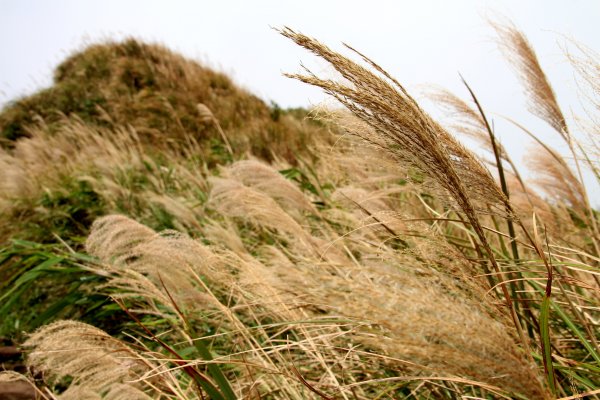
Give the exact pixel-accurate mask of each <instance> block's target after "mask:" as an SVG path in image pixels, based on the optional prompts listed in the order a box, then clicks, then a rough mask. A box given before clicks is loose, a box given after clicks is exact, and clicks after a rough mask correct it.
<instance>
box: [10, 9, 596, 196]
mask: <svg viewBox="0 0 600 400" xmlns="http://www.w3.org/2000/svg"><path fill="white" fill-rule="evenodd" d="M495 15H503V16H505V17H508V18H510V19H511V20H513V21H514V22H515V24H516V25H517V26H518V27H519V28H521V29H522V30H523V31H524V32H525V33H526V35H527V36H528V38H529V40H530V41H531V42H532V44H533V45H534V47H535V49H536V51H537V53H538V56H539V58H540V61H541V63H542V66H543V67H544V68H545V70H546V72H547V75H548V76H549V78H550V80H551V81H552V83H553V84H554V88H555V90H556V92H557V95H558V97H559V101H560V103H561V105H563V107H564V110H565V112H566V113H570V112H571V110H573V111H574V112H581V107H580V104H579V103H580V101H579V97H578V95H577V88H576V85H575V82H574V80H573V78H574V76H573V70H572V69H571V67H570V65H569V64H568V63H567V62H566V60H565V56H564V53H563V51H562V50H561V45H564V44H565V43H566V40H565V37H564V36H566V37H571V38H574V39H576V40H578V41H580V42H582V43H584V44H586V45H587V46H589V47H591V48H592V49H595V50H596V51H598V50H600V34H599V33H600V30H599V29H598V24H599V21H600V1H598V0H570V1H559V0H535V1H533V0H530V1H525V0H520V1H519V0H497V1H491V0H489V1H484V0H480V1H475V0H452V1H450V0H445V1H444V0H437V1H436V0H420V1H416V0H414V1H405V0H402V1H400V0H397V1H376V0H371V1H365V0H362V1H354V0H346V1H338V0H320V1H314V0H302V1H283V0H279V1H275V0H269V1H267V0H265V1H258V0H257V1H243V0H238V1H233V0H231V1H226V0H221V1H176V0H171V1H168V2H167V1H149V0H146V1H137V0H136V1H126V0H103V1H88V0H54V1H45V0H0V106H1V105H2V104H5V103H6V102H7V101H9V100H11V99H14V98H16V97H18V96H22V95H26V94H28V93H32V92H33V91H35V90H36V89H38V88H40V87H44V86H49V85H50V84H51V73H52V70H53V69H54V67H55V66H56V65H57V64H58V63H59V62H60V61H61V60H63V59H64V58H65V57H66V56H67V55H68V54H70V53H72V52H73V51H75V50H77V49H81V48H82V47H83V46H84V45H85V44H86V43H92V42H97V41H99V40H104V39H107V38H122V37H124V36H134V37H137V38H141V39H145V40H148V41H153V42H159V43H162V44H164V45H166V46H168V47H170V48H171V49H173V50H176V51H179V52H181V53H183V54H184V55H186V56H188V57H192V58H195V59H197V60H200V61H202V62H204V63H208V64H209V65H212V66H214V67H216V68H219V69H222V70H224V71H225V72H227V73H229V74H230V75H231V76H232V77H233V78H234V80H235V81H236V82H237V83H238V84H240V85H242V86H244V87H245V88H247V89H249V90H250V91H252V92H254V93H255V94H257V95H259V96H260V97H262V98H264V99H265V100H274V101H276V102H277V103H279V104H280V105H282V106H284V107H291V106H307V105H310V104H317V103H319V102H320V101H322V100H323V99H324V96H323V95H322V94H321V93H320V92H319V91H318V90H316V89H311V88H309V87H307V86H305V85H303V84H301V83H299V82H296V81H292V80H289V79H287V78H284V77H282V76H281V73H282V72H284V71H285V72H296V71H298V70H299V62H300V61H301V60H302V61H303V62H304V63H305V64H306V65H308V66H309V67H311V68H312V69H314V70H316V71H317V72H319V71H322V70H323V69H324V66H323V65H322V64H320V63H319V62H317V61H315V60H314V59H313V58H312V56H310V55H309V54H308V53H306V52H304V51H302V50H301V49H299V48H297V47H296V46H295V45H294V44H292V42H290V41H288V40H286V39H285V38H283V37H280V36H279V35H278V34H277V33H276V32H275V31H273V30H272V29H270V26H276V27H280V26H284V25H288V26H290V27H292V28H294V29H296V30H300V31H302V32H303V33H306V34H308V35H311V36H314V37H316V38H318V39H319V40H321V41H322V42H324V43H326V44H328V45H330V46H331V47H334V48H341V47H340V43H341V42H342V41H343V42H346V43H349V44H351V45H352V46H353V47H355V48H357V49H358V50H360V51H362V52H363V53H365V54H367V55H368V56H369V57H371V58H372V59H373V60H375V61H376V62H378V63H379V64H380V65H381V66H382V67H384V68H385V69H387V70H388V71H389V72H390V73H391V74H392V75H394V76H395V77H396V78H398V80H400V82H402V83H404V84H406V86H407V87H408V88H409V89H412V90H413V92H417V91H418V90H419V88H420V86H419V85H421V84H438V85H442V86H444V87H446V88H448V89H451V90H453V91H455V92H456V93H457V94H459V95H461V96H463V97H464V96H465V90H464V88H463V87H462V86H461V84H460V80H459V78H458V72H461V73H462V74H463V75H464V76H465V78H466V79H467V80H468V81H469V83H470V84H471V86H472V87H473V89H474V90H475V91H476V93H477V94H478V96H479V98H480V100H481V102H482V103H483V105H484V107H485V108H486V109H487V110H488V111H489V112H492V111H494V112H497V113H498V114H502V115H510V116H512V117H513V118H515V119H517V120H519V121H521V122H522V123H524V124H525V125H527V126H528V127H530V128H532V129H534V130H535V131H536V132H537V133H538V134H539V135H540V136H542V137H544V138H548V139H549V140H552V139H551V138H552V137H553V136H555V134H553V133H552V132H551V131H550V129H548V128H547V127H546V126H545V125H544V124H543V123H539V121H536V119H535V118H534V117H532V116H529V115H528V114H527V113H526V111H525V106H524V104H525V102H524V98H523V96H522V95H521V90H520V86H519V85H518V83H517V81H516V80H515V78H514V75H513V73H512V71H511V69H510V67H509V66H508V65H507V64H506V62H505V61H504V60H503V58H502V56H501V54H500V52H499V51H498V49H497V47H496V44H495V43H494V32H493V30H492V29H491V28H490V27H489V25H488V23H487V22H486V17H494V16H495ZM495 120H496V126H497V129H498V134H499V135H500V137H501V138H502V140H503V142H504V143H505V144H506V146H507V148H508V149H509V151H510V152H512V155H513V157H514V158H515V159H522V158H523V157H524V156H526V151H525V146H524V143H525V140H524V139H523V137H522V135H520V134H519V133H518V132H517V131H516V130H515V129H514V128H512V127H510V126H509V125H506V124H504V123H503V122H502V121H501V120H500V118H499V117H495ZM552 143H553V144H555V145H556V146H558V147H560V146H561V143H560V141H553V142H552ZM589 184H590V185H591V186H590V188H591V189H592V202H593V203H594V204H596V205H598V204H599V203H600V190H598V189H597V188H592V186H594V185H595V183H594V182H590V183H589Z"/></svg>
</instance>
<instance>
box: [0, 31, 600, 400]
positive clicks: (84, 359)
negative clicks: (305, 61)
mask: <svg viewBox="0 0 600 400" xmlns="http://www.w3.org/2000/svg"><path fill="white" fill-rule="evenodd" d="M498 32H499V35H500V37H501V38H502V39H503V40H504V43H507V44H508V49H509V50H511V51H512V52H511V53H510V55H509V56H510V57H511V59H512V60H513V61H515V62H516V65H517V67H518V68H520V71H521V73H522V77H523V79H524V87H525V88H526V92H527V93H528V94H529V95H530V98H531V102H532V106H533V108H534V110H536V111H537V112H536V114H537V115H538V116H540V117H542V118H543V119H545V120H546V121H547V122H548V123H549V126H551V127H552V128H553V129H555V130H556V134H558V135H560V136H562V137H563V138H564V139H565V142H566V143H567V144H568V146H569V148H570V149H571V151H572V154H571V155H572V156H573V158H574V159H575V160H577V161H576V162H575V163H572V162H569V161H566V159H565V158H563V157H562V156H561V155H559V153H557V152H556V151H554V150H552V149H551V148H549V147H548V146H547V145H545V144H544V143H543V141H541V140H539V139H537V137H535V138H534V139H532V143H533V145H535V146H538V150H537V151H536V153H535V156H534V157H532V159H535V162H536V163H537V164H535V165H536V166H537V168H538V170H537V173H538V177H539V180H538V181H537V189H536V185H535V183H533V184H530V183H528V182H524V181H523V179H522V178H521V175H520V174H519V172H518V171H517V170H516V168H515V167H514V163H513V162H512V160H511V159H510V157H509V154H508V153H507V152H506V150H505V149H504V148H503V147H502V145H501V144H500V143H498V142H497V140H496V137H495V135H494V132H493V131H492V129H491V128H490V126H491V124H490V123H489V121H488V119H487V115H486V112H485V110H484V109H483V108H482V107H481V105H480V104H479V103H478V101H477V98H476V95H475V94H474V93H473V92H471V94H472V96H471V98H470V99H468V100H466V101H464V100H461V99H459V98H457V97H455V96H454V95H452V94H450V93H447V92H439V93H436V95H435V96H434V100H435V101H436V102H437V103H438V104H439V105H440V106H441V107H442V108H444V109H446V110H449V111H450V112H451V115H452V116H453V118H454V121H453V122H452V123H449V124H448V125H447V127H446V126H442V125H441V124H440V123H438V122H436V121H434V120H433V119H432V118H431V117H430V116H429V115H427V114H426V113H425V112H424V111H423V109H422V108H421V107H420V106H419V105H418V103H417V102H416V101H415V100H414V99H413V97H411V96H410V94H409V93H408V92H407V91H406V90H405V89H404V87H403V86H402V85H401V84H400V83H398V82H397V81H396V80H395V79H394V78H392V77H391V76H389V75H388V74H387V73H386V72H385V71H383V70H382V69H381V68H380V67H379V66H377V65H376V64H375V63H374V62H372V61H371V60H369V59H367V58H365V57H363V56H362V55H361V54H360V53H356V54H355V55H357V56H358V58H359V59H360V60H362V62H363V64H358V63H356V62H355V61H353V60H351V59H349V58H347V57H345V56H343V55H340V54H337V53H335V52H333V51H331V50H330V49H328V48H327V47H326V46H324V45H322V44H321V43H319V42H318V41H316V40H314V39H311V38H309V37H306V36H304V35H302V34H299V33H296V32H294V31H292V30H289V29H285V30H283V31H282V32H281V33H282V34H283V35H284V36H286V37H288V38H290V39H291V40H292V41H294V42H295V43H296V44H298V45H300V46H302V47H305V48H306V49H308V50H309V51H311V52H313V53H315V54H317V55H318V56H320V57H322V58H323V59H324V60H325V61H327V62H329V63H330V64H331V65H332V67H333V68H335V70H336V71H337V72H338V73H339V74H340V76H341V78H343V79H340V80H339V81H334V80H327V79H321V78H319V77H318V76H316V75H313V74H310V73H309V74H307V75H290V76H291V77H292V78H296V79H299V80H300V81H303V82H305V83H308V84H311V85H315V86H317V87H320V88H322V89H323V90H324V91H325V92H327V93H329V94H330V95H332V96H333V97H334V98H336V99H337V100H338V101H339V102H340V103H341V105H343V106H344V109H339V110H320V111H319V112H315V113H314V114H315V115H318V116H319V120H318V121H314V120H313V119H311V118H307V114H308V113H307V112H306V111H304V110H282V109H280V108H279V107H276V106H275V105H272V106H268V105H266V104H265V103H264V102H262V101H261V100H260V99H258V98H256V97H255V96H253V95H251V94H249V93H247V92H246V91H244V90H242V89H240V88H238V87H236V86H235V85H234V84H233V83H232V82H231V80H230V79H229V78H227V77H226V76H224V75H222V74H220V73H217V72H215V71H212V70H210V69H207V68H205V67H203V66H201V65H199V64H197V63H195V62H192V61H189V60H186V59H184V58H182V57H180V56H178V55H175V54H173V53H171V52H170V51H168V50H166V49H163V48H161V47H158V46H153V45H146V44H142V43H139V42H136V41H133V40H128V41H125V42H122V43H110V44H103V45H96V46H92V47H90V48H88V49H86V50H85V51H83V52H81V53H78V54H75V55H73V56H71V57H70V58H69V59H67V60H66V61H65V62H64V63H63V64H61V65H60V66H59V67H58V68H57V70H56V71H55V83H54V85H53V86H52V87H51V88H48V89H45V90H43V91H41V92H39V93H37V94H35V95H33V96H31V97H27V98H24V99H20V100H17V101H15V102H14V103H12V104H11V105H9V106H8V107H7V108H6V109H5V110H3V112H2V113H1V114H0V132H1V136H2V148H1V149H0V214H1V215H2V218H1V220H0V321H2V323H1V324H0V337H1V336H4V337H6V338H8V339H10V340H11V341H13V342H15V343H17V344H18V345H20V346H21V347H22V349H23V350H24V353H25V356H24V357H25V360H24V361H25V362H26V364H27V366H28V367H29V368H30V370H29V371H28V372H27V373H25V374H24V375H19V374H16V373H12V372H9V373H0V390H1V389H2V387H3V386H2V385H3V384H7V383H6V382H8V383H10V382H17V381H27V382H31V385H32V388H35V389H33V390H35V391H37V393H38V395H39V396H41V397H42V398H55V396H56V397H57V398H61V399H62V398H74V399H82V398H94V399H97V398H102V399H120V398H127V399H138V398H139V399H148V398H165V399H167V398H169V399H170V398H183V399H192V398H194V399H196V398H198V399H204V398H212V399H227V400H229V399H235V398H248V399H259V398H266V399H271V398H273V399H290V398H292V399H304V398H324V399H333V398H336V399H337V398H340V399H342V398H343V399H386V398H418V399H425V398H435V399H438V398H439V399H442V398H444V399H445V398H461V397H462V398H483V399H492V398H494V399H495V398H523V399H539V398H548V399H549V398H561V397H568V396H572V395H577V394H582V393H584V394H585V393H588V394H589V395H590V396H593V395H595V394H594V393H598V387H599V386H600V355H599V354H600V351H599V349H598V344H597V343H598V341H599V340H600V335H599V333H598V332H599V331H600V330H599V329H598V317H599V313H598V311H599V308H598V307H599V305H600V283H599V282H600V281H599V279H598V277H599V276H600V269H599V266H598V263H599V260H600V259H599V256H600V252H599V248H598V242H599V240H600V238H599V236H598V213H597V211H596V210H594V209H593V208H592V207H590V205H589V203H590V201H589V198H588V196H587V192H586V188H585V186H584V185H583V183H582V180H581V179H580V173H579V171H580V170H581V169H582V168H590V169H592V171H593V172H594V173H597V172H598V170H597V164H596V158H597V157H596V156H595V155H594V151H593V149H594V146H596V147H595V148H596V149H597V148H598V147H597V146H598V142H597V141H595V140H596V139H595V137H594V136H593V135H594V134H592V136H591V138H592V139H591V144H590V145H588V146H584V145H583V144H581V143H580V142H579V141H578V139H577V137H576V135H575V134H574V133H572V132H571V130H570V126H569V125H568V124H567V122H566V119H565V118H564V116H563V114H562V111H561V110H560V108H559V107H558V105H557V102H556V99H555V97H554V93H553V92H552V89H551V87H550V85H549V83H548V82H547V80H546V78H545V76H544V74H543V71H542V70H541V67H540V65H539V62H538V61H537V58H536V57H535V53H534V52H533V50H532V49H531V48H530V46H529V45H528V43H527V41H526V39H525V38H524V37H523V36H522V35H521V34H520V33H519V32H518V31H516V30H515V29H514V28H512V27H499V28H498ZM350 50H352V49H350ZM590 54H591V53H590ZM590 54H586V55H584V57H585V58H582V59H577V60H574V66H575V67H576V70H577V71H579V72H580V73H581V75H582V77H583V78H584V79H588V80H589V81H588V83H589V84H590V85H591V87H592V88H597V86H593V84H594V83H595V82H596V76H595V75H594V71H595V70H594V69H593V68H595V66H597V65H598V60H596V59H594V58H593V56H592V55H590ZM590 68H591V69H590ZM465 84H466V83H465ZM467 88H469V87H468V86H467ZM469 90H470V88H469ZM595 95H598V93H597V92H596V93H595ZM592 126H593V125H592ZM465 134H468V135H470V136H472V137H473V136H474V137H476V138H478V139H479V140H480V141H481V143H482V144H483V145H484V146H486V148H487V149H488V150H489V156H490V157H489V160H481V159H480V158H479V157H477V156H475V155H474V154H473V153H472V152H471V151H469V150H468V149H466V148H464V147H463V146H462V145H461V144H460V142H459V141H458V139H457V138H459V137H460V136H461V135H465ZM530 134H531V135H533V134H532V133H530ZM596 134H597V133H596ZM524 135H526V133H524ZM589 149H592V150H591V151H590V150H589ZM584 150H587V151H584ZM540 187H541V190H540ZM547 199H551V200H547ZM36 329H37V330H36ZM3 382H4V383H3ZM590 393H591V394H590ZM463 396H465V397H463ZM569 398H576V397H569Z"/></svg>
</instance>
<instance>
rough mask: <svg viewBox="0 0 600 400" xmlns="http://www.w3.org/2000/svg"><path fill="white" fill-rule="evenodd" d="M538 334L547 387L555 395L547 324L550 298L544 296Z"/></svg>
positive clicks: (554, 379) (554, 378) (554, 380)
mask: <svg viewBox="0 0 600 400" xmlns="http://www.w3.org/2000/svg"><path fill="white" fill-rule="evenodd" d="M540 311H541V312H540V336H541V337H542V356H543V360H544V370H545V371H546V379H547V381H548V387H549V388H550V391H551V392H552V394H553V395H556V393H557V392H556V376H555V375H554V366H553V365H552V347H551V345H550V327H549V324H548V321H549V317H550V298H549V297H548V296H544V300H543V301H542V307H541V310H540Z"/></svg>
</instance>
